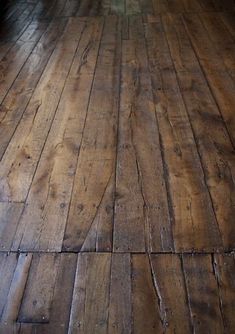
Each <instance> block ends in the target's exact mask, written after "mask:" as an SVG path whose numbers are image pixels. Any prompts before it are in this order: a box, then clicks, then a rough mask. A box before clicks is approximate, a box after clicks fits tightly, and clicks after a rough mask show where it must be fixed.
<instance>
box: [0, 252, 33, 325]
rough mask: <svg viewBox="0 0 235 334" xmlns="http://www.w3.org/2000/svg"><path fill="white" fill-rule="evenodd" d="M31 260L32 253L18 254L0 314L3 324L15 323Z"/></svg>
mask: <svg viewBox="0 0 235 334" xmlns="http://www.w3.org/2000/svg"><path fill="white" fill-rule="evenodd" d="M31 261H32V254H20V255H19V258H18V261H17V265H16V268H15V271H14V275H13V278H12V281H11V286H10V289H9V292H8V295H7V299H6V301H5V306H4V309H3V311H2V314H1V322H4V324H5V325H6V324H11V323H15V322H16V320H17V317H18V312H19V309H20V304H21V300H22V297H23V293H24V289H25V285H26V281H27V278H28V272H29V268H30V264H31Z"/></svg>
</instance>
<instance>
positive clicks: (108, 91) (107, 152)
mask: <svg viewBox="0 0 235 334" xmlns="http://www.w3.org/2000/svg"><path fill="white" fill-rule="evenodd" d="M114 20H115V24H113V21H114ZM119 22H120V21H119V20H118V19H117V18H115V17H110V18H108V19H106V21H105V26H104V33H103V36H102V39H101V45H100V51H99V55H98V58H97V68H96V72H95V76H94V82H93V87H92V91H91V96H90V101H89V107H88V114H87V118H86V124H85V128H84V134H83V140H82V143H81V148H80V152H79V158H78V165H77V170H76V175H75V180H74V188H73V193H72V199H71V205H70V210H69V216H68V222H67V226H66V230H65V237H64V243H63V249H64V250H67V251H68V250H80V249H81V248H82V247H83V244H84V245H86V241H87V239H89V237H90V233H91V234H92V235H94V237H92V238H91V240H90V242H91V244H90V248H91V249H93V247H96V246H95V245H96V242H97V241H96V237H97V236H98V235H99V234H100V233H99V232H98V233H97V232H93V229H95V231H99V230H101V233H104V235H105V237H106V245H107V246H106V247H110V246H109V245H110V241H109V240H110V238H111V237H112V226H111V221H110V220H111V219H112V214H110V211H111V212H112V208H113V204H112V202H113V190H114V188H113V185H114V166H115V154H116V131H117V111H118V110H117V108H118V104H117V99H118V94H119V93H118V78H119V62H118V58H119V57H118V55H119V38H120V24H119ZM103 71H105V76H104V72H103ZM101 87H102V89H101ZM107 138H108V140H107ZM110 187H111V189H110ZM100 215H101V217H100ZM106 215H108V217H105V216H106ZM102 216H104V220H103V219H102ZM103 223H104V224H103ZM93 233H94V234H93ZM85 247H87V246H85ZM98 247H99V246H98Z"/></svg>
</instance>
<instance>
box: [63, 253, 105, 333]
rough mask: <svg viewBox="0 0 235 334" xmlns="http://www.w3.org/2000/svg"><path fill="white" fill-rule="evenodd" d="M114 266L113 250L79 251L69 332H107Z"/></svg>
mask: <svg viewBox="0 0 235 334" xmlns="http://www.w3.org/2000/svg"><path fill="white" fill-rule="evenodd" d="M110 266H111V255H110V254H107V253H106V254H105V253H103V254H101V253H96V254H95V253H90V254H89V253H87V254H86V253H82V254H79V255H78V264H77V271H76V278H75V284H74V292H73V302H72V306H71V314H70V322H69V330H68V333H70V334H71V333H78V332H79V333H84V334H85V333H86V334H88V333H94V332H95V333H97V334H98V333H99V334H101V333H107V324H108V303H109V285H110Z"/></svg>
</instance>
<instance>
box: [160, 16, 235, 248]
mask: <svg viewBox="0 0 235 334" xmlns="http://www.w3.org/2000/svg"><path fill="white" fill-rule="evenodd" d="M164 27H165V30H166V35H167V38H168V43H169V46H170V51H171V54H172V58H173V61H174V64H175V68H176V71H177V77H178V80H179V84H180V89H181V92H182V95H183V98H184V102H185V104H186V107H187V111H188V113H189V118H190V122H191V125H192V128H193V131H194V137H195V140H196V142H197V145H198V149H199V153H200V157H201V160H202V165H203V168H204V171H205V179H206V183H207V185H208V187H209V191H210V194H211V198H212V201H213V204H214V210H215V214H216V218H217V221H218V225H219V229H220V231H221V235H222V240H223V244H224V247H225V249H233V247H234V242H235V229H234V224H233V223H232V222H233V217H234V214H235V211H234V210H235V206H234V204H233V203H234V201H235V183H234V175H235V170H234V166H235V155H234V149H233V146H232V143H231V141H230V138H229V135H228V134H227V129H226V127H225V125H224V122H223V119H222V118H221V114H220V111H219V110H218V107H217V105H216V103H215V101H214V98H213V96H212V95H211V92H210V89H209V87H208V85H207V82H206V79H205V78H204V76H203V73H202V71H201V69H200V65H199V63H198V60H197V58H196V56H195V53H194V51H193V49H192V48H191V45H190V41H189V39H188V36H187V34H186V31H185V29H184V26H183V23H182V21H181V19H180V17H176V16H172V15H171V16H170V15H168V16H165V17H164ZM186 55H187V56H186ZM212 125H213V126H212Z"/></svg>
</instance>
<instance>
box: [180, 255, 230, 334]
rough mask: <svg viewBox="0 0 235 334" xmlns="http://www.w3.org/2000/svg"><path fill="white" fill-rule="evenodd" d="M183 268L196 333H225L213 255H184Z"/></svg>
mask: <svg viewBox="0 0 235 334" xmlns="http://www.w3.org/2000/svg"><path fill="white" fill-rule="evenodd" d="M183 266H184V272H185V280H186V286H187V291H188V299H189V304H190V310H191V317H192V324H193V329H194V332H196V333H204V332H205V333H208V334H209V333H218V334H219V333H223V332H224V328H223V321H222V316H221V313H220V305H219V294H218V287H217V283H216V278H215V275H214V272H213V268H212V261H211V255H202V254H198V255H184V256H183Z"/></svg>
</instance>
